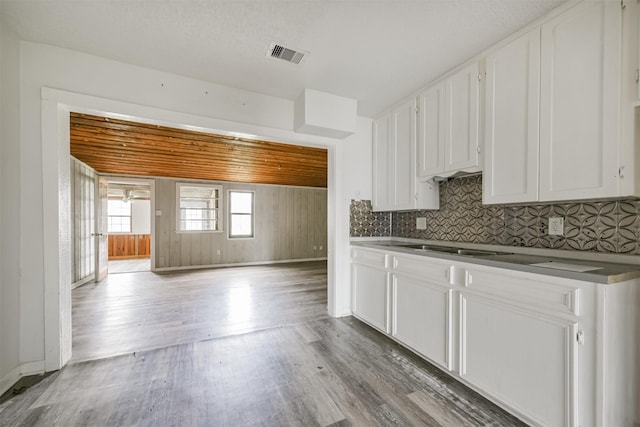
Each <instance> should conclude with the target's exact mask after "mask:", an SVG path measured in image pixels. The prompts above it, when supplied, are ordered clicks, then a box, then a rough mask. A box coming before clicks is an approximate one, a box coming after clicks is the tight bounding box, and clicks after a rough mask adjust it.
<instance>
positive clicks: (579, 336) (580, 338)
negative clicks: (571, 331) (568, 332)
mask: <svg viewBox="0 0 640 427" xmlns="http://www.w3.org/2000/svg"><path fill="white" fill-rule="evenodd" d="M576 341H577V342H578V344H580V345H583V344H584V331H578V333H577V334H576Z"/></svg>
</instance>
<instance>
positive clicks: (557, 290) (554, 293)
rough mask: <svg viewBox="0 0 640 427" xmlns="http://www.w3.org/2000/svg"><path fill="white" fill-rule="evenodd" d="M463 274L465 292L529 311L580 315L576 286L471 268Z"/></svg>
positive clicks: (523, 275)
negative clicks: (466, 282) (465, 279)
mask: <svg viewBox="0 0 640 427" xmlns="http://www.w3.org/2000/svg"><path fill="white" fill-rule="evenodd" d="M467 271H468V272H469V275H468V285H467V287H466V289H465V291H471V292H472V293H477V294H479V295H481V296H482V297H485V298H491V299H494V298H495V299H499V300H501V301H508V302H509V303H516V304H519V305H524V306H526V308H527V309H529V310H536V309H538V310H543V311H547V312H548V311H551V312H553V313H561V314H570V315H573V316H578V315H580V301H579V299H580V293H581V290H580V285H579V284H578V283H577V282H574V281H572V280H568V279H556V278H551V277H544V276H540V275H536V274H528V273H521V274H517V273H516V274H514V273H510V272H507V271H502V272H499V273H497V272H496V271H495V270H494V271H485V270H482V269H474V268H469V269H467Z"/></svg>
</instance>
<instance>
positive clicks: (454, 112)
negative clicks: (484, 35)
mask: <svg viewBox="0 0 640 427" xmlns="http://www.w3.org/2000/svg"><path fill="white" fill-rule="evenodd" d="M479 75H480V74H479V69H478V63H473V64H471V65H469V66H468V67H466V68H465V69H463V70H461V71H459V72H458V73H456V74H453V75H452V76H450V77H448V78H446V79H444V80H443V81H441V82H439V83H437V84H436V85H434V86H431V87H430V88H428V89H426V90H425V91H423V92H421V93H420V94H419V95H418V107H419V108H418V117H419V119H418V176H419V177H420V178H421V179H429V178H432V177H434V176H450V175H452V174H454V173H456V172H459V171H467V172H476V171H479V170H480V163H479V152H480V149H479V144H480V138H479V122H478V120H479V108H478V107H479V99H480V98H479V92H480V80H479Z"/></svg>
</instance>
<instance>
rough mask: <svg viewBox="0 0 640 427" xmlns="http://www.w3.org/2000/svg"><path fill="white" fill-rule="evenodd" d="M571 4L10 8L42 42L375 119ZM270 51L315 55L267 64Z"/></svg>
mask: <svg viewBox="0 0 640 427" xmlns="http://www.w3.org/2000/svg"><path fill="white" fill-rule="evenodd" d="M563 1H564V0H422V1H418V0H415V1H405V0H380V1H365V0H360V1H349V0H342V1H327V0H308V1H305V0H296V1H274V0H261V1H259V0H253V1H240V0H236V1H216V0H209V1H194V0H177V1H176V0H174V1H167V0H154V1H136V0H129V1H111V0H93V1H91V0H83V1H63V0H45V1H34V0H19V1H10V0H0V5H1V6H0V13H2V14H3V20H4V22H5V23H6V24H8V25H9V26H10V27H11V28H12V29H13V30H14V31H15V32H16V33H18V35H19V36H20V37H21V38H22V39H24V40H29V41H34V42H40V43H46V44H51V45H55V46H60V47H65V48H69V49H74V50H78V51H82V52H87V53H91V54H94V55H98V56H103V57H107V58H111V59H116V60H119V61H123V62H127V63H131V64H136V65H140V66H144V67H150V68H155V69H158V70H163V71H168V72H172V73H175V74H180V75H183V76H189V77H193V78H197V79H201V80H205V81H209V82H214V83H219V84H223V85H227V86H232V87H236V88H241V89H246V90H250V91H254V92H259V93H263V94H267V95H273V96H277V97H281V98H286V99H291V100H293V99H295V98H296V97H297V96H298V95H299V94H300V93H301V92H302V90H303V89H304V88H310V89H316V90H321V91H325V92H329V93H333V94H336V95H340V96H345V97H349V98H355V99H357V100H358V104H359V106H358V113H359V114H360V115H363V116H368V117H372V116H374V115H376V114H377V113H379V112H381V110H382V109H384V108H385V107H387V106H389V105H390V104H392V103H393V102H395V101H398V100H399V99H401V98H402V97H404V96H406V95H408V94H410V93H411V92H412V91H414V90H416V89H418V88H419V87H421V86H423V85H425V84H426V83H428V82H429V81H431V80H433V79H435V78H436V77H438V76H439V75H441V74H443V73H444V72H446V71H447V70H449V69H451V68H453V67H455V66H456V65H458V64H460V63H461V62H464V61H465V60H466V59H468V58H470V57H471V56H473V55H474V54H476V53H478V52H480V51H482V50H484V49H485V48H487V47H489V46H491V45H492V44H493V43H495V42H497V41H499V40H500V39H502V38H504V37H505V36H507V35H509V34H511V33H513V32H514V31H515V30H517V29H518V28H520V27H522V26H524V25H525V24H527V23H528V22H530V21H532V20H534V19H536V18H537V17H539V16H541V15H543V14H544V13H546V12H547V11H549V10H551V9H552V8H554V7H556V6H558V5H560V4H561V3H562V2H563ZM272 41H277V42H279V43H282V44H283V45H284V46H286V47H291V48H294V49H300V50H304V51H308V52H310V55H309V56H308V57H307V58H306V59H305V61H304V63H303V64H301V65H294V64H290V63H287V62H284V61H280V60H275V59H271V58H267V57H266V52H267V49H268V47H269V44H270V43H271V42H272Z"/></svg>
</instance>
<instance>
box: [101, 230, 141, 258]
mask: <svg viewBox="0 0 640 427" xmlns="http://www.w3.org/2000/svg"><path fill="white" fill-rule="evenodd" d="M150 256H151V236H150V235H149V234H109V259H110V260H112V259H133V258H149V257H150Z"/></svg>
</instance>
